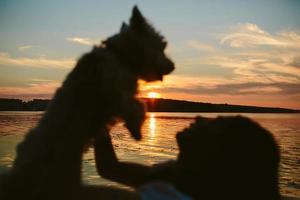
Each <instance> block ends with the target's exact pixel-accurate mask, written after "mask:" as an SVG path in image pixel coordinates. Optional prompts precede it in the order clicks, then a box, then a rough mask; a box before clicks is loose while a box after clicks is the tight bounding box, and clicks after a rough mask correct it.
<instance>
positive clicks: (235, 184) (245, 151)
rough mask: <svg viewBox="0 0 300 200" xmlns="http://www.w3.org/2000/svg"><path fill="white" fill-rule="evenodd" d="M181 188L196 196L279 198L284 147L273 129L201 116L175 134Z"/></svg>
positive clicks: (246, 121)
mask: <svg viewBox="0 0 300 200" xmlns="http://www.w3.org/2000/svg"><path fill="white" fill-rule="evenodd" d="M176 138H177V142H178V146H179V150H180V153H179V155H178V163H177V167H176V173H175V177H176V178H175V179H176V180H175V183H176V185H177V186H178V188H179V189H181V190H182V191H185V192H187V193H188V194H191V195H192V196H194V197H196V198H200V197H201V198H209V199H220V198H221V199H224V198H226V197H230V199H258V198H259V199H279V192H278V164H279V150H278V147H277V144H276V142H275V140H274V138H273V136H272V134H271V133H270V132H268V131H267V130H265V129H264V128H262V127H261V126H260V125H259V124H257V123H255V122H253V121H252V120H250V119H248V118H245V117H241V116H235V117H218V118H216V119H207V118H203V117H197V118H196V121H195V122H194V123H193V124H191V125H190V127H189V128H186V129H184V130H183V131H181V132H179V133H178V134H177V136H176Z"/></svg>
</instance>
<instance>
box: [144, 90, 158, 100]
mask: <svg viewBox="0 0 300 200" xmlns="http://www.w3.org/2000/svg"><path fill="white" fill-rule="evenodd" d="M147 97H148V98H151V99H156V98H159V97H160V94H159V93H157V92H149V93H148V94H147Z"/></svg>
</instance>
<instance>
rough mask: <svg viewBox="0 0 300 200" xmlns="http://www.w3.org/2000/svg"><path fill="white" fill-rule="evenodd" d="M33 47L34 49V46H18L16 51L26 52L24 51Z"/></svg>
mask: <svg viewBox="0 0 300 200" xmlns="http://www.w3.org/2000/svg"><path fill="white" fill-rule="evenodd" d="M33 47H35V46H33V45H24V46H19V47H18V49H19V51H26V50H29V49H32V48H33Z"/></svg>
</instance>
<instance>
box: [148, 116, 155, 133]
mask: <svg viewBox="0 0 300 200" xmlns="http://www.w3.org/2000/svg"><path fill="white" fill-rule="evenodd" d="M155 131H156V119H155V114H154V113H151V114H150V117H149V133H150V135H149V136H150V138H151V139H153V137H155Z"/></svg>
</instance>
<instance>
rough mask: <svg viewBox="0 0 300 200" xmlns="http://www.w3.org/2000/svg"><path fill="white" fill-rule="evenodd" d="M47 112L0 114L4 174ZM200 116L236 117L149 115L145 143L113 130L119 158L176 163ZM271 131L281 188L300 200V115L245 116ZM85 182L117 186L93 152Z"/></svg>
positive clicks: (0, 157) (0, 159)
mask: <svg viewBox="0 0 300 200" xmlns="http://www.w3.org/2000/svg"><path fill="white" fill-rule="evenodd" d="M42 114H43V112H0V172H1V171H3V170H6V169H8V168H9V167H11V165H12V162H13V160H14V157H15V147H16V145H17V144H18V143H19V142H20V141H21V140H22V138H23V137H24V135H25V134H26V133H27V132H28V130H29V129H30V128H32V127H34V126H35V125H36V123H37V122H38V120H39V119H40V117H41V116H42ZM197 115H201V116H204V117H216V116H218V115H236V113H235V114H234V113H230V114H226V113H221V114H219V113H147V119H146V121H145V123H144V126H143V130H142V131H143V136H144V138H143V140H142V141H141V142H136V141H134V140H133V139H131V138H130V136H129V134H128V132H127V130H126V129H125V128H124V127H123V125H122V124H118V125H116V126H115V127H114V128H113V130H112V137H113V143H114V146H115V149H116V151H117V155H118V157H119V158H120V159H121V160H126V161H133V162H139V163H144V164H153V163H156V162H160V161H165V160H168V159H175V158H176V156H177V153H178V149H177V144H176V140H175V134H176V133H177V132H178V131H180V130H181V129H183V128H185V127H187V126H188V125H189V124H190V123H191V122H192V121H193V118H194V117H195V116H197ZM242 115H244V116H247V117H250V118H252V119H254V120H255V121H257V122H259V123H260V124H261V125H262V126H263V127H265V128H266V129H268V130H269V131H271V132H272V133H273V134H274V136H275V138H276V139H277V141H278V143H279V145H280V147H281V163H280V188H281V193H282V194H283V195H285V196H289V197H300V114H242ZM83 178H84V181H85V182H86V183H89V184H104V185H116V183H113V182H110V181H108V180H105V179H102V178H100V177H99V176H98V175H97V173H96V171H95V163H94V158H93V150H92V149H91V148H90V149H89V150H88V151H87V153H86V154H85V155H84V161H83Z"/></svg>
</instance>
